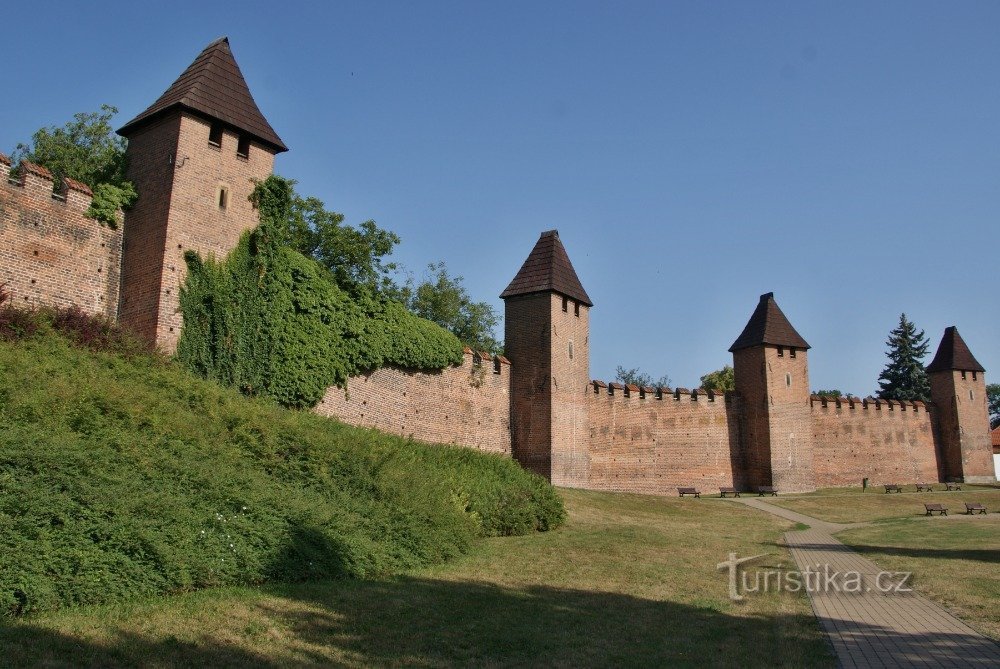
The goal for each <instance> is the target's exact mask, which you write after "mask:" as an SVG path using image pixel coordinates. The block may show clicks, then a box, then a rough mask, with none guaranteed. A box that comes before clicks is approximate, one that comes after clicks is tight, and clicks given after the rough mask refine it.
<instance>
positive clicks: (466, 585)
mask: <svg viewBox="0 0 1000 669" xmlns="http://www.w3.org/2000/svg"><path fill="white" fill-rule="evenodd" d="M265 593H266V594H269V595H272V596H273V597H274V598H266V599H264V600H263V601H261V602H259V603H257V604H255V605H254V610H255V611H256V612H258V613H259V614H260V615H262V616H263V617H264V618H266V619H267V620H268V621H269V622H268V624H269V625H271V626H273V627H275V628H277V629H281V630H282V634H283V636H284V637H286V639H292V640H294V646H295V647H294V649H292V650H289V648H288V645H287V644H285V645H283V646H281V647H277V648H274V649H273V651H269V650H268V649H266V648H265V649H263V650H259V651H257V650H248V648H247V646H250V645H251V644H249V643H247V644H245V645H244V644H242V643H240V640H239V639H235V640H234V637H238V636H239V634H240V630H238V629H236V630H232V631H230V632H228V633H225V634H211V633H210V632H209V634H207V635H206V636H208V637H210V638H209V639H208V640H206V641H202V640H197V639H194V640H192V639H184V640H178V639H174V638H168V639H164V638H163V637H162V636H161V637H155V636H154V635H151V636H150V637H149V638H142V637H140V636H137V635H136V634H134V633H120V634H115V633H114V631H113V629H112V633H111V635H110V636H111V638H110V639H109V640H108V641H107V642H106V643H88V642H86V641H81V640H80V639H78V638H75V637H70V636H66V635H63V634H60V633H58V632H56V631H53V630H51V629H49V628H47V627H42V626H39V625H34V624H31V621H30V620H29V621H26V622H23V623H19V624H16V625H11V626H6V627H0V652H2V653H3V657H4V658H5V659H4V663H5V664H6V666H35V665H45V666H101V667H115V666H150V665H156V666H214V667H241V668H247V667H279V666H281V667H288V666H318V665H330V664H349V665H356V666H359V665H364V666H372V665H374V666H401V665H419V666H434V667H438V666H448V667H450V666H478V665H493V666H525V665H535V666H541V665H545V666H552V665H555V666H585V667H593V666H621V665H632V666H634V665H660V666H662V665H670V666H692V667H693V666H699V667H703V666H762V665H768V666H789V667H800V666H824V667H825V666H832V664H833V660H832V657H831V656H829V655H828V650H827V648H828V647H827V645H826V643H825V641H824V640H823V637H822V634H821V633H820V632H819V630H818V628H817V626H816V624H815V621H814V620H813V619H812V617H811V616H801V615H775V616H752V615H749V616H746V617H740V616H735V615H731V614H729V613H723V612H720V611H716V610H713V609H710V608H699V607H696V606H688V605H682V604H676V603H671V602H658V601H650V600H645V599H639V598H636V597H631V596H626V595H618V594H613V593H600V592H589V591H582V590H570V589H560V588H552V587H545V586H535V587H529V588H525V589H510V588H502V587H498V586H495V585H490V584H482V583H472V582H452V581H442V580H434V579H427V578H398V579H392V580H388V581H375V582H372V581H352V580H346V581H326V582H320V583H312V584H297V585H284V586H271V587H268V588H266V589H265ZM284 600H289V601H291V602H294V603H297V604H299V605H295V606H285V605H284V604H287V602H286V601H284ZM301 604H305V605H306V606H301ZM109 627H110V628H113V624H110V625H109ZM218 639H225V640H230V641H232V642H231V643H220V642H219V641H218Z"/></svg>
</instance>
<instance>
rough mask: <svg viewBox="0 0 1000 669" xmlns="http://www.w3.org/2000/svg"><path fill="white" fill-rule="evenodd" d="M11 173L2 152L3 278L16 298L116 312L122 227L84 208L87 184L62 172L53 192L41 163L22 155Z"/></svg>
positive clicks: (0, 243) (26, 302)
mask: <svg viewBox="0 0 1000 669" xmlns="http://www.w3.org/2000/svg"><path fill="white" fill-rule="evenodd" d="M20 173H21V174H20V177H19V178H17V179H13V180H12V179H10V178H9V177H10V161H9V160H8V159H7V157H6V156H3V155H2V154H0V283H2V284H6V290H7V291H8V292H10V293H11V296H12V299H13V300H14V302H15V303H16V304H20V305H32V306H38V305H43V304H47V305H53V306H60V307H68V306H74V305H75V306H77V307H79V308H80V309H82V310H83V311H86V312H87V313H91V314H101V315H104V316H107V317H109V318H115V316H116V314H117V310H118V289H119V268H120V266H121V261H120V257H121V245H122V237H121V232H120V229H113V228H110V227H107V226H103V225H101V224H100V223H98V222H97V221H95V220H93V219H91V218H87V217H86V216H84V212H85V211H87V208H88V207H89V206H90V199H91V195H90V189H88V188H87V187H86V186H84V185H83V184H80V183H77V182H75V181H72V180H67V183H66V185H65V186H64V187H63V189H62V190H61V191H60V192H59V193H55V194H53V190H52V188H53V181H52V175H51V174H50V173H49V172H48V170H46V169H45V168H42V167H39V166H37V165H32V164H30V163H22V165H21V169H20Z"/></svg>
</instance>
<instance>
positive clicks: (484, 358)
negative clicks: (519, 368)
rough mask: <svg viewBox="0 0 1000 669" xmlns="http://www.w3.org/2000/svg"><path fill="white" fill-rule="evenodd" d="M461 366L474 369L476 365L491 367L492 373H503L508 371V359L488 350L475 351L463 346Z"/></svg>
mask: <svg viewBox="0 0 1000 669" xmlns="http://www.w3.org/2000/svg"><path fill="white" fill-rule="evenodd" d="M462 355H463V357H464V358H465V359H464V360H463V361H462V365H461V366H462V367H469V368H470V369H472V370H475V369H476V368H477V367H492V368H493V373H494V374H500V375H505V374H509V373H510V369H509V367H510V360H508V359H507V358H505V357H503V356H502V355H500V354H499V353H498V354H496V355H491V354H490V353H489V352H488V351H476V350H474V349H472V348H469V347H468V346H465V347H463V349H462Z"/></svg>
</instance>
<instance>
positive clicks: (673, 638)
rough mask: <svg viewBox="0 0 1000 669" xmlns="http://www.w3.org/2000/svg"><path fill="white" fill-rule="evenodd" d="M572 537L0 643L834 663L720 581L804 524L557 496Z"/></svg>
mask: <svg viewBox="0 0 1000 669" xmlns="http://www.w3.org/2000/svg"><path fill="white" fill-rule="evenodd" d="M561 493H562V495H563V496H564V498H565V501H566V505H567V509H568V512H569V519H568V521H567V523H566V525H565V526H564V527H562V528H560V529H559V530H556V531H553V532H548V533H542V534H533V535H530V536H522V537H511V538H497V539H487V540H482V541H481V542H480V543H479V544H478V545H477V547H476V549H475V550H474V551H473V552H472V553H471V554H469V555H466V556H464V557H461V558H459V559H458V560H456V561H454V562H451V563H449V564H446V565H443V566H437V567H432V568H425V569H421V570H418V571H412V572H409V573H407V574H405V575H403V576H401V577H397V578H392V579H388V580H381V581H360V580H347V581H326V582H320V583H310V584H301V585H283V586H272V587H267V588H264V589H249V588H243V589H236V588H230V589H221V590H207V591H202V592H197V593H192V594H189V595H183V596H178V597H174V598H163V599H157V600H149V601H145V602H141V603H134V604H127V605H117V606H104V607H93V608H85V609H78V610H67V611H63V612H57V613H50V614H43V615H38V616H34V617H28V618H26V619H22V620H19V621H17V622H14V623H10V622H8V623H7V624H6V626H5V627H0V654H2V655H0V656H2V657H3V658H4V661H5V662H6V663H9V664H13V665H15V666H23V665H45V666H50V667H57V666H68V665H74V666H79V665H83V666H102V667H106V666H111V667H114V666H130V665H139V664H142V665H145V666H176V665H212V666H232V667H277V666H282V667H286V666H316V665H329V664H340V665H348V666H363V665H364V666H370V665H376V666H401V665H417V666H427V667H445V666H463V665H464V666H468V665H476V666H478V665H490V666H514V665H517V666H523V665H537V666H541V665H545V666H565V667H575V666H620V665H632V666H636V665H654V666H690V667H705V666H729V667H748V666H788V667H803V666H805V667H812V666H819V667H829V666H833V659H832V657H831V656H830V655H829V654H828V650H827V645H826V643H825V640H824V638H823V636H822V634H821V632H820V630H819V628H818V625H817V624H816V621H815V619H814V617H813V615H812V613H811V609H810V606H809V603H808V600H807V599H806V598H805V596H804V595H791V594H769V595H756V596H750V597H748V600H747V601H746V602H742V603H739V604H736V603H732V602H730V601H729V600H728V598H727V590H726V579H725V576H724V574H722V573H720V572H718V571H717V570H716V564H717V563H718V562H719V561H721V560H723V559H725V558H726V556H727V555H728V553H729V552H730V551H733V552H736V553H738V554H740V555H741V556H743V555H752V554H757V553H771V554H772V555H773V558H772V559H771V560H769V563H770V564H775V563H777V562H783V563H784V564H788V562H789V557H788V555H787V553H786V552H785V551H784V550H783V549H782V548H779V547H775V545H774V544H775V543H776V542H778V540H779V537H780V535H781V533H782V532H783V531H784V530H785V529H789V528H790V527H791V524H789V523H786V522H784V521H782V520H780V519H776V518H774V517H772V516H769V515H767V514H764V513H760V512H757V511H754V510H752V509H744V508H741V507H738V506H737V505H731V504H718V503H707V500H706V501H701V500H691V499H683V500H680V499H674V498H667V499H664V498H655V497H643V496H632V495H614V494H605V493H594V492H581V491H573V490H564V491H561Z"/></svg>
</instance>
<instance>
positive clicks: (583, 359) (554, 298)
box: [511, 293, 590, 488]
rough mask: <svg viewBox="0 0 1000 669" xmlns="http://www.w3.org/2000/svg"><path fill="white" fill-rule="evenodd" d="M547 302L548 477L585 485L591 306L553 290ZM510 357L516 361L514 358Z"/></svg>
mask: <svg viewBox="0 0 1000 669" xmlns="http://www.w3.org/2000/svg"><path fill="white" fill-rule="evenodd" d="M549 305H550V306H549V308H550V311H551V314H552V351H551V357H550V364H551V372H550V374H551V379H550V380H551V382H552V394H551V397H550V402H551V403H552V410H551V416H552V426H551V439H552V447H551V448H552V463H551V473H552V483H553V485H558V486H567V487H571V488H582V487H586V486H587V482H588V480H589V469H590V453H589V451H590V449H589V442H590V428H589V409H590V407H589V405H588V404H589V403H588V402H587V399H588V395H587V391H588V389H589V387H590V308H589V307H587V306H585V305H583V304H579V305H578V303H577V302H576V301H575V300H573V299H571V298H564V297H563V296H562V295H558V294H555V293H552V294H551V295H550V300H549ZM564 307H565V311H564V310H563V308H564ZM571 348H572V353H571V351H570V349H571ZM511 362H512V363H513V364H514V365H517V364H518V361H517V360H516V359H512V360H511Z"/></svg>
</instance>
